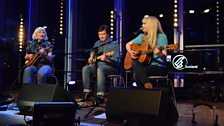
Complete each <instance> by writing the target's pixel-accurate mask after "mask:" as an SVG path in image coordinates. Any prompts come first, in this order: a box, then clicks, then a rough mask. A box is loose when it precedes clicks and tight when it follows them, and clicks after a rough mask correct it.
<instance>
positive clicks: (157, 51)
mask: <svg viewBox="0 0 224 126" xmlns="http://www.w3.org/2000/svg"><path fill="white" fill-rule="evenodd" d="M153 53H154V54H156V55H158V54H160V53H161V51H160V50H159V49H158V48H157V47H155V48H154V50H153Z"/></svg>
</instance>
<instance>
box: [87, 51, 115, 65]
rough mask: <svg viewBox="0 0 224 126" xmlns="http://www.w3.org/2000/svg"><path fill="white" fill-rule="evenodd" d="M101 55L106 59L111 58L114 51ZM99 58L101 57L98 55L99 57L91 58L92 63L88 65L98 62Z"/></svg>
mask: <svg viewBox="0 0 224 126" xmlns="http://www.w3.org/2000/svg"><path fill="white" fill-rule="evenodd" d="M103 55H106V56H107V57H111V56H113V55H114V51H110V52H106V53H105V54H103ZM101 56H102V55H100V56H95V57H94V58H93V61H92V62H91V63H88V64H89V65H93V64H94V63H95V62H96V60H99V59H100V58H101Z"/></svg>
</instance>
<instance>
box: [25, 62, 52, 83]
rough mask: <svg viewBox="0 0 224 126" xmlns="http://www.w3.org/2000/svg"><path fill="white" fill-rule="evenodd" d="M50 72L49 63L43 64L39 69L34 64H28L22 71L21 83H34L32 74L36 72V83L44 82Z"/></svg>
mask: <svg viewBox="0 0 224 126" xmlns="http://www.w3.org/2000/svg"><path fill="white" fill-rule="evenodd" d="M52 72H53V71H52V68H51V66H50V65H43V66H42V67H40V68H39V69H38V67H36V66H28V67H26V68H25V69H24V72H23V83H28V84H31V83H34V75H35V74H37V84H46V78H47V76H48V75H49V74H51V73H52Z"/></svg>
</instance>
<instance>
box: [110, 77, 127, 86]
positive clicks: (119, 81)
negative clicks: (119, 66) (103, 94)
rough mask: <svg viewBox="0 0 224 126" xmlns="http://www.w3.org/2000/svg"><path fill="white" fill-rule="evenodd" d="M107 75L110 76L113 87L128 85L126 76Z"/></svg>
mask: <svg viewBox="0 0 224 126" xmlns="http://www.w3.org/2000/svg"><path fill="white" fill-rule="evenodd" d="M107 77H108V78H110V80H111V82H110V83H111V86H112V87H127V84H126V83H125V82H124V78H123V77H122V76H121V75H109V76H107Z"/></svg>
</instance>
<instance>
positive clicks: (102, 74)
mask: <svg viewBox="0 0 224 126" xmlns="http://www.w3.org/2000/svg"><path fill="white" fill-rule="evenodd" d="M117 73H118V68H115V67H112V66H110V65H108V64H107V63H105V62H98V65H97V70H96V66H95V65H86V66H84V67H83V69H82V80H83V89H84V92H85V93H87V92H91V91H92V86H91V80H92V78H93V77H94V76H95V77H96V76H97V78H96V79H97V85H96V86H97V95H102V96H104V92H105V84H106V77H107V76H108V75H110V74H117Z"/></svg>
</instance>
